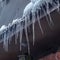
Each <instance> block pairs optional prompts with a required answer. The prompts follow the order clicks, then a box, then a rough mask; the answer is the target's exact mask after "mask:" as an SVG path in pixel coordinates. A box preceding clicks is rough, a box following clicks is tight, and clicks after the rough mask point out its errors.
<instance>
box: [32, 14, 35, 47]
mask: <svg viewBox="0 0 60 60" xmlns="http://www.w3.org/2000/svg"><path fill="white" fill-rule="evenodd" d="M34 24H35V14H33V19H32V26H33V27H32V28H33V46H34V43H35V30H34V29H35V26H34Z"/></svg>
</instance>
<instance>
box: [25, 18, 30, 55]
mask: <svg viewBox="0 0 60 60" xmlns="http://www.w3.org/2000/svg"><path fill="white" fill-rule="evenodd" d="M25 34H26V39H27V44H28V54H29V55H30V45H29V38H28V31H27V17H25Z"/></svg>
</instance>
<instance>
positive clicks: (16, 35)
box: [15, 32, 18, 44]
mask: <svg viewBox="0 0 60 60" xmlns="http://www.w3.org/2000/svg"><path fill="white" fill-rule="evenodd" d="M17 39H18V32H17V33H16V34H15V44H17Z"/></svg>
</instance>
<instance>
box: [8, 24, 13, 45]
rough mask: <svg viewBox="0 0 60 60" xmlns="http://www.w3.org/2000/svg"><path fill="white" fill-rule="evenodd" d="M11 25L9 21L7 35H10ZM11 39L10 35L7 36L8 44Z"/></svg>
mask: <svg viewBox="0 0 60 60" xmlns="http://www.w3.org/2000/svg"><path fill="white" fill-rule="evenodd" d="M11 25H12V24H11V23H9V24H8V35H9V36H11V31H10V27H11ZM11 40H12V39H11V37H9V44H10V42H11Z"/></svg>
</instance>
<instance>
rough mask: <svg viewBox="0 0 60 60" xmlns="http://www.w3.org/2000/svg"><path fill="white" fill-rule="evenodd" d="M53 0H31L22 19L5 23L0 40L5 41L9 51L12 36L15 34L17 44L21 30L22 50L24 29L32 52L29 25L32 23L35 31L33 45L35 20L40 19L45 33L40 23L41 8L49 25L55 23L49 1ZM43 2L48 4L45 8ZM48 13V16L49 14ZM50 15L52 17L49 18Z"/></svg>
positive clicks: (6, 48)
mask: <svg viewBox="0 0 60 60" xmlns="http://www.w3.org/2000/svg"><path fill="white" fill-rule="evenodd" d="M52 2H53V0H31V2H30V3H29V4H27V6H26V7H25V9H24V11H23V16H22V18H20V19H16V20H13V22H12V23H9V25H8V26H5V25H3V26H2V27H1V28H0V36H1V37H2V38H1V37H0V42H1V41H3V48H4V49H5V51H8V43H10V41H11V39H10V38H11V37H12V36H13V35H14V34H15V44H17V38H18V32H20V50H21V45H22V36H23V29H24V30H25V35H26V40H27V44H28V53H29V54H30V44H29V38H28V32H27V27H28V26H29V25H30V24H31V23H32V31H33V45H34V42H35V31H34V30H35V21H36V20H37V21H38V24H39V27H40V29H41V32H42V34H44V32H43V29H42V26H41V24H40V19H41V9H42V10H43V12H44V14H45V16H46V19H47V22H48V24H49V26H50V27H51V24H52V25H53V24H54V23H53V21H52V18H51V16H50V12H51V11H50V10H49V5H48V3H51V4H52ZM55 2H57V4H58V6H57V8H58V11H59V0H57V1H55ZM43 4H46V9H47V12H46V11H45V9H44V8H43ZM47 15H48V16H47ZM48 17H49V18H50V19H49V20H48Z"/></svg>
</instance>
